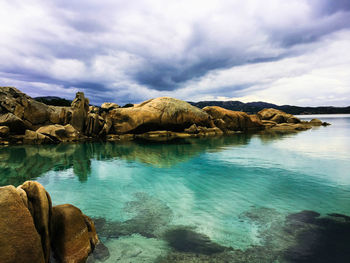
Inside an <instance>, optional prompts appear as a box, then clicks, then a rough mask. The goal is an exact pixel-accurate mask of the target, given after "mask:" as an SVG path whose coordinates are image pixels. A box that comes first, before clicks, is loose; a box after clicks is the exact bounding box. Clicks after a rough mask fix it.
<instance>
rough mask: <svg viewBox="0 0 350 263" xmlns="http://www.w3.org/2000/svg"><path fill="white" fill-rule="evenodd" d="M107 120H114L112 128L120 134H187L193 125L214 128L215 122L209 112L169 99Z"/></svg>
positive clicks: (112, 114)
mask: <svg viewBox="0 0 350 263" xmlns="http://www.w3.org/2000/svg"><path fill="white" fill-rule="evenodd" d="M107 117H108V118H110V119H111V120H112V123H113V125H112V128H113V129H114V132H115V133H117V134H123V133H145V132H148V131H156V130H167V131H183V130H184V129H186V128H188V127H190V126H191V125H192V124H196V125H197V126H203V127H213V122H212V120H211V118H210V116H209V115H208V114H207V113H206V112H205V111H203V110H201V109H199V108H197V107H194V106H192V105H190V104H189V103H187V102H185V101H181V100H178V99H174V98H169V97H161V98H156V99H151V100H148V101H145V102H143V103H141V104H138V105H135V106H134V107H129V108H116V109H113V110H111V111H110V112H109V114H108V116H107Z"/></svg>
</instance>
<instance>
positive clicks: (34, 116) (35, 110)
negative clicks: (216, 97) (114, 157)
mask: <svg viewBox="0 0 350 263" xmlns="http://www.w3.org/2000/svg"><path fill="white" fill-rule="evenodd" d="M319 125H324V126H326V125H329V124H328V123H322V122H321V121H320V120H317V119H315V120H312V121H311V122H303V121H301V120H300V119H298V118H296V117H295V116H293V115H291V114H287V113H285V112H283V111H280V110H276V109H264V110H261V111H260V112H258V114H257V115H248V114H246V113H244V112H240V111H231V110H227V109H224V108H221V107H218V106H208V107H205V108H203V109H199V108H197V107H195V106H192V105H191V104H189V103H187V102H185V101H181V100H178V99H174V98H168V97H161V98H155V99H150V100H147V101H145V102H142V103H140V104H135V105H132V104H130V105H128V107H120V106H119V105H117V104H115V103H111V102H108V103H103V104H102V105H101V107H96V106H90V105H89V99H87V98H86V97H85V95H84V93H82V92H78V93H77V94H76V97H75V99H74V100H73V102H72V104H71V107H60V106H48V105H45V104H43V103H41V102H37V101H35V100H33V99H32V98H30V97H29V96H27V95H25V94H24V93H22V92H20V91H19V90H17V89H16V88H11V87H0V144H9V143H17V144H18V143H27V144H29V143H32V144H42V143H60V142H73V141H86V140H92V139H101V140H107V141H119V140H133V139H135V138H144V139H148V140H170V139H174V138H187V137H201V136H215V135H221V134H232V133H237V132H248V131H260V130H267V131H278V132H295V131H300V130H305V129H309V128H312V126H319Z"/></svg>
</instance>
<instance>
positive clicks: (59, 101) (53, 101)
mask: <svg viewBox="0 0 350 263" xmlns="http://www.w3.org/2000/svg"><path fill="white" fill-rule="evenodd" d="M34 99H35V100H36V101H39V102H42V103H44V104H46V105H53V106H70V105H71V103H72V101H71V100H66V99H63V98H60V97H56V96H43V97H36V98H34Z"/></svg>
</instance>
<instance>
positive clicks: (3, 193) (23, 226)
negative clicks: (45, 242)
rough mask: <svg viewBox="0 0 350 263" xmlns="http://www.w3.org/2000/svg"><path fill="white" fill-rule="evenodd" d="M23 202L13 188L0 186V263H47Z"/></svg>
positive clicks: (38, 236) (30, 217)
mask: <svg viewBox="0 0 350 263" xmlns="http://www.w3.org/2000/svg"><path fill="white" fill-rule="evenodd" d="M21 193H22V195H23V192H21ZM24 200H25V197H23V199H22V197H21V195H20V191H17V189H16V188H15V187H13V186H5V187H0V262H1V263H17V262H21V263H33V262H35V263H44V262H47V261H45V257H44V253H43V250H42V245H41V238H40V235H39V234H38V232H37V230H36V227H35V225H34V220H33V217H32V216H31V214H30V212H29V210H28V208H27V206H26V205H25V202H24Z"/></svg>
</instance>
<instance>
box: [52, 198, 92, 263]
mask: <svg viewBox="0 0 350 263" xmlns="http://www.w3.org/2000/svg"><path fill="white" fill-rule="evenodd" d="M97 243H98V238H97V235H96V230H95V226H94V223H93V222H92V220H91V219H90V218H88V217H87V216H85V215H84V214H83V213H82V212H81V211H80V209H79V208H77V207H75V206H73V205H69V204H65V205H58V206H54V207H53V214H52V249H53V251H54V257H55V258H56V259H58V260H59V261H60V262H69V263H75V262H77V263H80V262H85V261H86V259H87V257H88V255H89V253H91V252H92V250H93V249H94V247H95V245H96V244H97Z"/></svg>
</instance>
